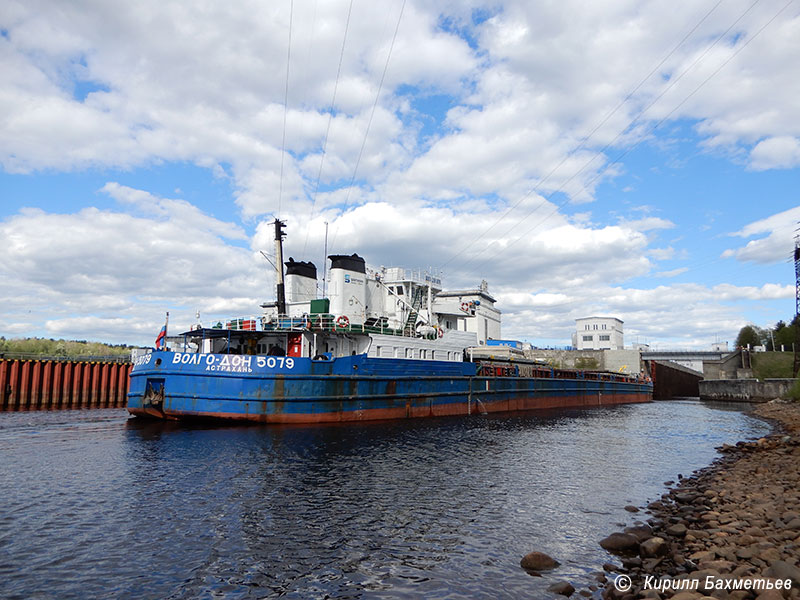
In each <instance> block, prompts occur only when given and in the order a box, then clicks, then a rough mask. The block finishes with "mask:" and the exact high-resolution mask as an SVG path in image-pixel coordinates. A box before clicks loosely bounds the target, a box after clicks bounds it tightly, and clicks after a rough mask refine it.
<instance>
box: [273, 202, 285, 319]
mask: <svg viewBox="0 0 800 600" xmlns="http://www.w3.org/2000/svg"><path fill="white" fill-rule="evenodd" d="M284 227H286V223H284V222H283V221H281V220H279V219H278V218H277V217H275V270H276V272H277V274H278V277H277V282H278V285H277V288H278V290H277V297H278V314H279V315H285V314H286V290H285V287H284V283H283V238H284V236H285V235H286V234H285V233H283V228H284Z"/></svg>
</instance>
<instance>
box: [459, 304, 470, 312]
mask: <svg viewBox="0 0 800 600" xmlns="http://www.w3.org/2000/svg"><path fill="white" fill-rule="evenodd" d="M461 310H463V311H464V312H469V304H467V303H466V302H462V303H461Z"/></svg>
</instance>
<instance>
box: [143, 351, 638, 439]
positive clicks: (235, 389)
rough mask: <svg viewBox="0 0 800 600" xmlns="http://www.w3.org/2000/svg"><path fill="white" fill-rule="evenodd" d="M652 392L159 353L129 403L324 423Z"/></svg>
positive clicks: (610, 399) (612, 382)
mask: <svg viewBox="0 0 800 600" xmlns="http://www.w3.org/2000/svg"><path fill="white" fill-rule="evenodd" d="M652 390H653V387H652V384H650V383H646V382H643V381H640V380H636V379H632V378H629V377H623V376H615V375H613V374H602V375H601V374H597V373H583V372H580V371H554V370H552V369H540V370H539V371H538V372H537V373H536V374H535V376H532V377H523V376H520V374H519V369H518V367H514V366H505V367H498V368H497V369H495V368H490V369H487V368H486V367H485V366H479V365H477V364H475V363H472V362H446V361H433V360H410V359H409V360H406V359H395V358H391V359H387V358H370V357H367V356H365V355H356V356H346V357H341V358H335V359H333V360H313V359H310V358H302V357H284V356H242V355H229V354H202V353H182V352H153V353H152V354H148V355H146V356H143V357H141V358H140V359H139V360H138V361H137V364H135V366H134V368H133V370H132V372H131V378H130V391H129V393H128V410H129V412H130V413H132V414H134V415H139V416H151V417H156V418H162V419H180V418H192V417H205V418H223V419H238V420H246V421H256V422H265V423H319V422H337V421H358V420H376V419H401V418H411V417H431V416H444V415H459V414H471V413H475V412H481V413H484V412H511V411H521V410H532V409H541V408H566V407H581V406H601V405H609V404H622V403H631V402H647V401H650V400H651V399H652Z"/></svg>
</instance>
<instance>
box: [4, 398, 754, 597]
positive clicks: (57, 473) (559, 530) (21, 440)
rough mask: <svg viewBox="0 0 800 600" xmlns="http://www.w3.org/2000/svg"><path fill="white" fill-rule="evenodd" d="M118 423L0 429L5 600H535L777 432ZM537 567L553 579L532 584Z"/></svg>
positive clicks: (525, 421)
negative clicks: (605, 541) (673, 497)
mask: <svg viewBox="0 0 800 600" xmlns="http://www.w3.org/2000/svg"><path fill="white" fill-rule="evenodd" d="M123 415H124V413H123V412H121V411H112V412H104V411H97V412H96V414H95V417H88V420H87V417H86V415H84V414H81V415H72V416H70V415H67V416H66V417H64V416H62V417H61V418H59V419H55V420H47V419H44V420H42V421H41V422H36V418H34V419H33V421H30V420H29V421H26V422H25V423H22V422H17V423H14V422H13V419H12V420H7V419H4V418H3V416H2V415H0V452H3V453H6V452H8V451H13V456H14V460H13V461H9V462H6V463H5V464H4V466H3V468H2V469H1V470H0V485H1V487H0V489H2V490H4V494H3V497H2V498H0V500H2V501H4V503H5V504H4V505H5V506H6V508H7V510H6V511H5V514H2V515H0V544H2V545H1V546H0V547H2V548H3V550H4V552H5V554H4V556H6V557H8V558H7V559H4V560H3V561H0V596H3V597H15V596H17V597H25V596H29V595H31V594H32V593H33V592H34V591H36V590H42V589H45V590H52V591H53V592H54V593H56V592H57V594H58V595H59V597H64V598H70V597H75V598H78V597H85V596H87V595H89V596H139V597H146V598H155V597H158V598H162V597H163V598H194V597H201V596H206V597H208V596H220V597H226V598H241V597H287V598H309V597H323V596H328V597H334V598H367V597H382V598H383V597H391V598H406V597H408V598H412V597H413V598H417V597H421V596H424V597H433V598H436V597H470V598H475V597H478V598H504V597H507V598H516V597H520V596H522V597H535V596H536V595H537V594H541V593H543V590H544V589H545V588H546V587H547V585H549V584H550V583H552V582H553V580H554V579H570V580H572V581H573V582H575V583H576V584H579V583H580V582H581V581H586V580H587V577H588V575H589V573H590V572H591V571H593V570H597V569H598V568H599V567H600V565H602V563H603V562H606V561H608V560H609V556H608V555H607V554H606V553H605V551H603V550H602V549H601V548H600V547H599V546H598V545H597V540H599V539H601V538H602V537H604V536H605V535H607V534H608V533H609V532H610V531H612V530H615V529H616V527H617V524H618V523H628V522H630V520H631V518H632V517H631V515H630V514H629V513H627V512H625V511H624V510H623V508H622V507H623V506H625V505H626V504H635V505H642V504H644V503H646V502H647V501H648V500H649V499H652V498H653V497H655V496H657V495H659V494H660V493H661V492H662V491H663V481H664V480H666V479H675V477H676V474H677V473H685V474H688V473H690V472H691V471H692V470H693V469H696V468H699V467H703V466H705V465H707V464H708V463H710V462H711V461H712V460H713V458H714V456H715V451H714V447H715V446H719V445H720V444H722V443H732V442H735V441H737V440H739V439H743V438H744V437H748V436H753V435H763V433H764V432H766V431H767V429H768V426H767V425H766V424H764V423H762V422H760V421H758V420H755V419H752V418H749V417H747V416H746V415H744V414H742V413H741V412H740V410H737V409H733V407H726V406H719V405H714V406H710V405H706V404H704V403H700V402H698V401H696V400H694V401H691V400H690V401H680V402H658V403H651V404H646V405H629V406H619V407H612V408H593V409H588V410H587V409H584V410H579V409H576V410H569V411H539V412H532V413H526V414H514V415H490V416H482V417H477V416H473V417H452V418H441V419H421V420H411V421H386V422H371V423H364V424H361V423H356V424H344V425H340V424H333V425H310V426H300V425H292V426H273V425H269V426H264V425H254V426H246V427H242V426H238V425H236V426H228V425H218V424H212V423H208V422H197V423H189V424H184V423H175V422H160V421H148V420H140V419H130V420H128V419H125V418H124V416H123ZM30 498H37V499H38V500H37V501H35V502H31V501H30ZM633 518H635V516H634V517H633ZM31 532H35V533H34V534H31ZM534 549H536V550H541V551H544V552H547V553H548V554H550V555H551V556H554V557H555V558H557V559H558V560H559V561H561V563H562V567H560V568H559V569H558V571H556V572H555V573H552V574H548V575H546V576H544V577H542V578H532V577H530V576H529V575H528V574H526V573H525V572H524V571H522V570H521V569H520V567H519V559H520V558H521V557H522V556H523V555H524V554H526V553H527V552H529V551H531V550H534Z"/></svg>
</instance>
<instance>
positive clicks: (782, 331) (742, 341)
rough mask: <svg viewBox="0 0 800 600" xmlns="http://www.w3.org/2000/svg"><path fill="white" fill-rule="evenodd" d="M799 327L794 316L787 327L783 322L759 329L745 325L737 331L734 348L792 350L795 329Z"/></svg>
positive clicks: (796, 317) (798, 322)
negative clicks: (759, 347) (760, 347)
mask: <svg viewBox="0 0 800 600" xmlns="http://www.w3.org/2000/svg"><path fill="white" fill-rule="evenodd" d="M798 326H800V319H798V316H795V318H794V319H792V322H791V323H789V324H788V325H787V324H786V323H785V322H784V321H778V322H777V323H776V324H775V327H766V328H761V327H757V326H755V325H745V326H744V327H742V328H741V329H740V330H739V335H738V336H737V337H736V347H737V348H746V347H747V346H748V345H749V346H750V347H751V348H753V347H755V346H764V347H766V349H767V350H768V351H770V352H771V351H773V350H778V351H780V350H781V349H783V350H785V351H786V352H792V351H793V350H794V346H793V344H794V343H795V341H796V340H797V338H796V335H797V327H798Z"/></svg>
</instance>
